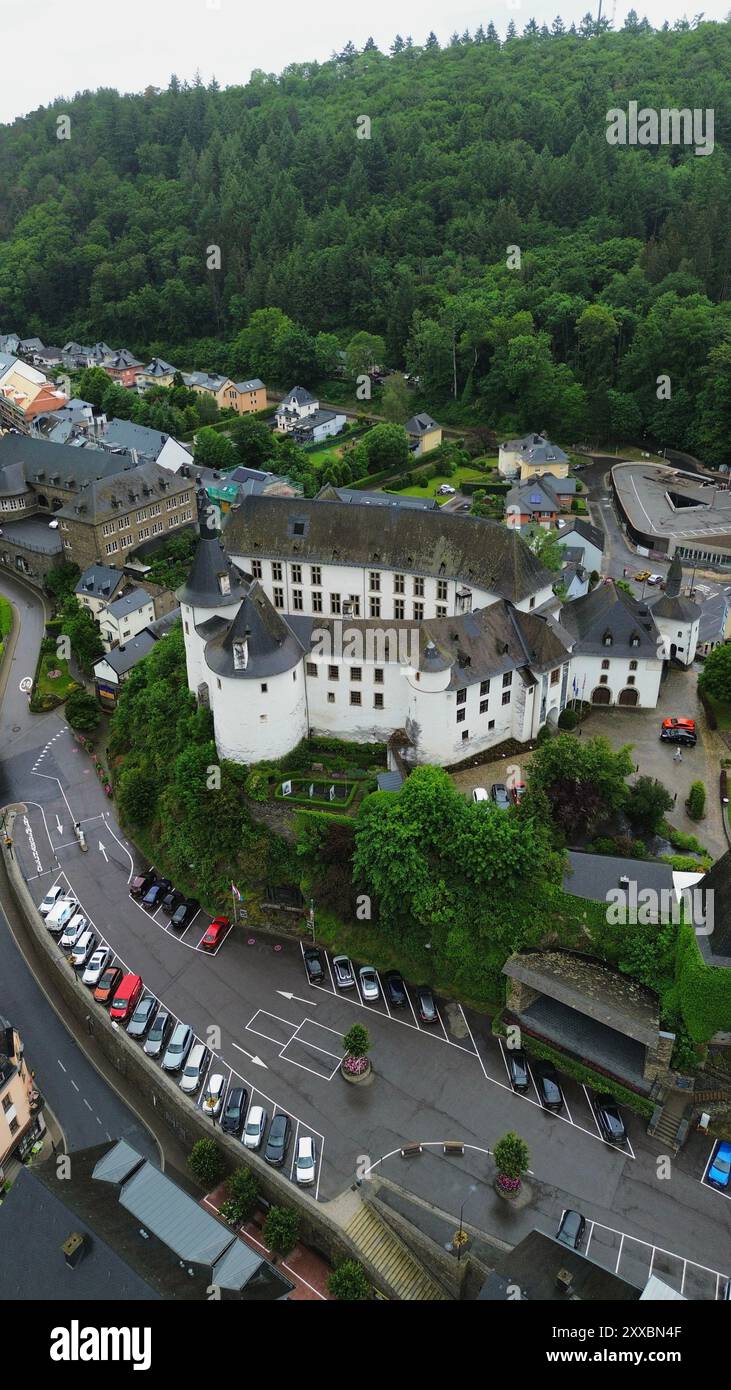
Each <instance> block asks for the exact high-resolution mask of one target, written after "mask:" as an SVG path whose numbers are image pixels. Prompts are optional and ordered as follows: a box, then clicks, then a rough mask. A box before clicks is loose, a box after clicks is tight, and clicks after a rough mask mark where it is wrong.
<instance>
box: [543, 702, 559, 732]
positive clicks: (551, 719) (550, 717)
mask: <svg viewBox="0 0 731 1390" xmlns="http://www.w3.org/2000/svg"><path fill="white" fill-rule="evenodd" d="M558 715H559V709H558V705H551V708H550V709H549V711H548V714H547V715H546V723H547V725H548V727H549V728H550V729H557V728H558Z"/></svg>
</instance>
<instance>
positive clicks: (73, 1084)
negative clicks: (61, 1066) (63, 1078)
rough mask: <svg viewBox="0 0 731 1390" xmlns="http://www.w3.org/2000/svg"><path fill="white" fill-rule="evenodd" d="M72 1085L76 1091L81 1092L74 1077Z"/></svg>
mask: <svg viewBox="0 0 731 1390" xmlns="http://www.w3.org/2000/svg"><path fill="white" fill-rule="evenodd" d="M71 1085H72V1086H73V1088H74V1090H75V1091H78V1090H79V1088H78V1086H77V1085H76V1082H75V1081H74V1079H73V1077H72V1078H71ZM79 1095H81V1092H80V1091H79Z"/></svg>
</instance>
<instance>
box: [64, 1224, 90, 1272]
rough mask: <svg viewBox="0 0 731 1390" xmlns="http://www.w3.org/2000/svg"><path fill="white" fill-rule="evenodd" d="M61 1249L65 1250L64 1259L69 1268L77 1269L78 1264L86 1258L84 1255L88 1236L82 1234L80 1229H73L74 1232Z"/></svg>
mask: <svg viewBox="0 0 731 1390" xmlns="http://www.w3.org/2000/svg"><path fill="white" fill-rule="evenodd" d="M61 1249H62V1250H63V1255H64V1259H65V1261H66V1263H67V1265H68V1266H69V1269H75V1268H76V1266H77V1264H80V1263H81V1261H82V1260H83V1258H84V1255H85V1254H86V1250H87V1240H86V1236H83V1235H81V1233H80V1232H79V1231H73V1232H72V1234H71V1235H70V1236H69V1237H68V1240H65V1241H64V1243H63V1245H62V1246H61Z"/></svg>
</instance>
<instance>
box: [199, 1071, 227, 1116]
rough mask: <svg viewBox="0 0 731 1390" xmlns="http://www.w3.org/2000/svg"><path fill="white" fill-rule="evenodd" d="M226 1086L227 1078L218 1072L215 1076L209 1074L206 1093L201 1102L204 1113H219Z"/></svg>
mask: <svg viewBox="0 0 731 1390" xmlns="http://www.w3.org/2000/svg"><path fill="white" fill-rule="evenodd" d="M225 1088H226V1079H225V1077H223V1076H221V1074H220V1072H216V1073H215V1075H214V1076H209V1078H208V1085H207V1086H206V1090H205V1095H204V1096H203V1100H202V1102H201V1110H202V1111H203V1114H204V1115H217V1114H218V1112H219V1110H220V1109H221V1102H222V1100H223V1093H224V1090H225Z"/></svg>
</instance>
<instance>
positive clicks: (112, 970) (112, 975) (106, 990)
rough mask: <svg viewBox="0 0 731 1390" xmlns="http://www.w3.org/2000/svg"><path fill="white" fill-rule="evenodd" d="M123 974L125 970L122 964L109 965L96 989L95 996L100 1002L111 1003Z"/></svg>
mask: <svg viewBox="0 0 731 1390" xmlns="http://www.w3.org/2000/svg"><path fill="white" fill-rule="evenodd" d="M123 975H124V971H123V969H122V967H121V966H120V965H108V966H107V968H106V970H105V971H104V974H103V975H102V977H101V979H100V981H99V983H98V985H97V987H96V989H95V990H94V998H95V999H96V1001H97V1003H98V1004H109V1003H110V1002H111V999H112V995H113V994H114V991H115V989H116V988H117V985H118V984H119V982H120V980H121V979H122V977H123Z"/></svg>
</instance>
